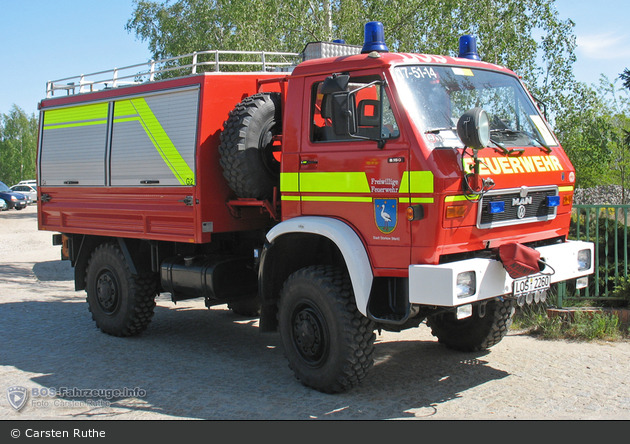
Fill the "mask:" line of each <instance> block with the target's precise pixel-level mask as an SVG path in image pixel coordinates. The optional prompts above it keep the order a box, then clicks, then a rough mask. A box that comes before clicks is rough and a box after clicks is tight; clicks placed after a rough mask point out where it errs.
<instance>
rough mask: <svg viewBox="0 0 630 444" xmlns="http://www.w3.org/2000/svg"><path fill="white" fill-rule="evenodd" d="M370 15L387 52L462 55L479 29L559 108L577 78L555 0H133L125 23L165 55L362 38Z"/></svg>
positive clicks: (481, 43)
mask: <svg viewBox="0 0 630 444" xmlns="http://www.w3.org/2000/svg"><path fill="white" fill-rule="evenodd" d="M373 20H378V21H381V22H382V23H383V25H384V27H385V38H386V44H387V46H388V48H389V49H390V51H398V52H419V53H425V54H442V55H457V52H458V48H459V37H460V36H461V35H463V34H475V35H476V36H477V39H478V48H479V53H480V55H481V57H482V59H483V60H485V61H488V62H492V63H496V64H501V65H505V66H507V67H508V68H510V69H512V70H514V71H515V72H517V73H519V74H520V75H522V76H523V80H524V81H525V82H526V84H527V85H528V87H529V88H530V90H531V91H532V93H533V94H534V95H535V96H538V97H539V98H540V99H541V100H543V101H545V102H547V103H548V104H549V105H550V106H551V107H553V108H558V107H559V105H560V102H559V101H558V99H557V98H558V97H561V95H560V92H561V91H562V90H563V89H564V88H565V87H566V85H567V83H570V82H572V81H573V73H572V69H571V65H572V63H573V62H574V61H575V54H574V50H575V46H576V43H575V36H574V35H573V26H574V24H573V22H571V21H570V20H567V21H562V20H560V19H559V17H558V13H557V11H556V9H555V7H554V2H553V0H521V1H515V0H476V1H470V0H469V1H463V2H462V1H454V0H432V1H426V0H404V1H403V0H324V1H312V0H293V1H290V2H288V1H285V0H247V1H245V0H174V1H162V2H157V1H150V0H134V12H133V15H132V17H131V19H129V21H128V22H127V26H126V29H127V31H128V32H133V33H135V35H136V36H137V37H138V38H139V39H141V40H142V41H146V42H148V45H149V50H150V51H151V52H152V53H153V57H154V58H156V59H163V58H167V57H172V56H178V55H183V54H189V53H192V52H193V51H201V50H236V51H246V50H256V51H284V52H301V51H302V50H303V48H304V46H305V45H306V43H308V42H312V41H331V40H332V39H335V38H341V39H344V40H346V42H348V43H350V44H355V45H362V43H363V37H364V36H363V31H364V25H365V23H367V22H369V21H373ZM541 62H542V63H541Z"/></svg>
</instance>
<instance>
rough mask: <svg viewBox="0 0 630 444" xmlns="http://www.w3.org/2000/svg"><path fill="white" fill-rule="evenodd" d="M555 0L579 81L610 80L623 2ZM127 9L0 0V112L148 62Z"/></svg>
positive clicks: (619, 51)
mask: <svg viewBox="0 0 630 444" xmlns="http://www.w3.org/2000/svg"><path fill="white" fill-rule="evenodd" d="M555 4H556V7H557V9H558V12H559V14H560V18H561V19H568V18H571V19H572V20H573V21H574V22H575V23H576V26H575V28H574V32H575V34H576V36H577V41H578V48H577V57H578V60H577V62H576V63H575V65H574V73H575V75H576V77H577V79H578V80H579V81H582V82H586V83H588V84H597V83H598V82H599V77H600V74H605V75H606V76H608V78H609V79H610V80H613V79H615V78H616V77H618V76H619V74H620V73H621V72H622V71H623V70H624V68H630V24H629V23H628V17H629V16H630V2H628V0H601V1H599V2H595V1H592V0H556V2H555ZM132 11H133V3H132V1H131V0H106V1H100V0H99V1H97V0H0V17H1V19H2V22H1V24H0V41H1V42H2V43H3V44H2V60H3V64H2V65H3V66H2V69H1V70H0V113H7V112H9V110H10V109H11V106H12V105H13V104H16V105H17V106H19V107H20V108H22V109H23V110H24V111H26V112H27V113H29V114H30V113H34V112H37V103H38V102H39V101H40V100H41V99H43V98H44V97H45V91H46V82H47V81H49V80H55V79H60V78H64V77H70V76H74V75H80V74H87V73H92V72H97V71H102V70H107V69H112V68H120V67H123V66H129V65H134V64H137V63H142V62H145V61H147V60H149V59H150V53H149V51H148V49H147V44H146V43H143V42H140V41H138V40H136V38H135V36H134V35H133V34H129V33H128V32H127V31H126V30H125V24H126V23H127V20H128V19H129V18H130V17H131V13H132ZM359 43H360V42H359ZM200 49H202V48H200ZM234 49H238V48H234Z"/></svg>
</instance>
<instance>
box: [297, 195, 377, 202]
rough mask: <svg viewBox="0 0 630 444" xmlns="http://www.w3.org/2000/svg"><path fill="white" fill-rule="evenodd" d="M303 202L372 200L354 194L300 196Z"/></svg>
mask: <svg viewBox="0 0 630 444" xmlns="http://www.w3.org/2000/svg"><path fill="white" fill-rule="evenodd" d="M302 201H304V202H372V198H371V197H354V196H313V195H310V196H304V195H303V196H302Z"/></svg>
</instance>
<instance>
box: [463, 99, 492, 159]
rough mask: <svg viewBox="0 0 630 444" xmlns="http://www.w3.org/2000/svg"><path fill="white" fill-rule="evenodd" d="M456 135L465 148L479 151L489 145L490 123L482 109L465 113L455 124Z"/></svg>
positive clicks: (473, 109) (474, 109)
mask: <svg viewBox="0 0 630 444" xmlns="http://www.w3.org/2000/svg"><path fill="white" fill-rule="evenodd" d="M457 135H458V136H459V138H460V139H461V141H462V142H463V144H464V145H465V146H467V147H470V148H472V149H473V150H480V149H483V148H485V147H487V146H488V144H489V143H490V121H489V120H488V113H486V112H485V111H484V110H483V109H482V108H478V107H477V108H472V109H469V110H468V111H466V112H465V113H464V114H462V116H461V117H460V118H459V121H458V122H457Z"/></svg>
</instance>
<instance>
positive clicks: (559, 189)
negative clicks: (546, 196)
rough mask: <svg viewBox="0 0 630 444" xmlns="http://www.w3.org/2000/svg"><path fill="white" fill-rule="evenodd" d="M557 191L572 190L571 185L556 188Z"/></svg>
mask: <svg viewBox="0 0 630 444" xmlns="http://www.w3.org/2000/svg"><path fill="white" fill-rule="evenodd" d="M558 191H559V192H561V193H563V192H565V191H573V187H560V188H558Z"/></svg>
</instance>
